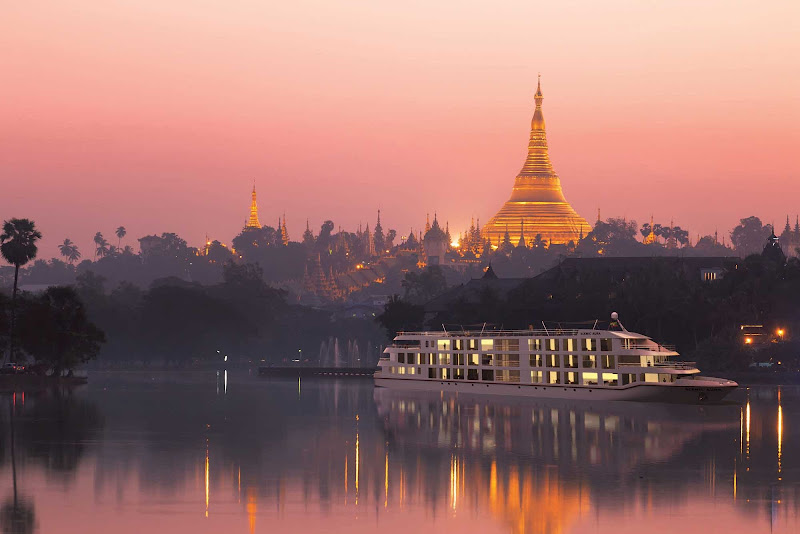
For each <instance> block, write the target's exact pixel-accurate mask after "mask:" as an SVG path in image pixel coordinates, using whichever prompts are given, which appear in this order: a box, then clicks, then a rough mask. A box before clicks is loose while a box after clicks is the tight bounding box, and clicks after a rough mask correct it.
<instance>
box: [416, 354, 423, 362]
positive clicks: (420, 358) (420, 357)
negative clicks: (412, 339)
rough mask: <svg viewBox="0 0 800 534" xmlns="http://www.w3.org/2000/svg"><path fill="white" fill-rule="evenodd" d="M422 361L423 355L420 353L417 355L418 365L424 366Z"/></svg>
mask: <svg viewBox="0 0 800 534" xmlns="http://www.w3.org/2000/svg"><path fill="white" fill-rule="evenodd" d="M422 360H423V358H422V354H420V353H419V352H418V353H417V365H422V364H423V361H422Z"/></svg>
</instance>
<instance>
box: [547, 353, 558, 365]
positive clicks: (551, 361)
mask: <svg viewBox="0 0 800 534" xmlns="http://www.w3.org/2000/svg"><path fill="white" fill-rule="evenodd" d="M547 367H560V365H559V357H558V354H548V355H547Z"/></svg>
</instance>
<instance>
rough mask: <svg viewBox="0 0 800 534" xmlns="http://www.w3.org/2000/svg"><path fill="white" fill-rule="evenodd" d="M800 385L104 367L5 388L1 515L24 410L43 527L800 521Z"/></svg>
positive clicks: (593, 528)
mask: <svg viewBox="0 0 800 534" xmlns="http://www.w3.org/2000/svg"><path fill="white" fill-rule="evenodd" d="M23 399H24V400H23ZM798 400H800V388H794V387H782V388H774V387H757V388H751V389H749V390H744V389H742V390H741V391H739V392H737V393H736V394H735V397H734V401H736V403H734V404H730V405H726V406H705V407H697V406H669V405H656V404H637V403H605V404H604V403H593V404H592V403H585V402H568V401H552V400H550V401H546V400H543V401H536V400H515V399H493V398H486V397H480V396H473V397H469V396H463V395H462V396H460V397H459V396H455V395H445V394H441V393H439V394H423V393H420V394H411V393H400V392H393V391H391V390H386V389H377V390H374V389H373V388H372V386H371V382H370V381H368V380H360V379H350V380H347V379H343V380H322V379H316V380H306V379H303V380H302V381H296V380H294V379H287V380H270V381H266V380H259V379H258V378H257V377H252V376H248V375H247V374H246V373H242V372H236V371H234V372H230V373H228V372H225V371H223V372H221V373H214V372H212V373H208V374H194V375H192V374H185V373H168V374H144V373H138V374H134V373H131V374H97V375H93V376H92V382H91V383H90V384H89V386H87V387H85V388H83V389H78V390H75V391H74V392H72V393H68V392H45V393H42V392H38V393H37V392H30V391H29V392H25V395H24V396H23V394H22V392H20V393H18V394H17V395H16V396H13V397H12V395H10V394H4V395H3V396H2V403H3V405H2V409H0V417H2V421H1V423H2V429H3V430H2V433H3V434H2V440H0V462H2V467H0V499H3V501H2V504H0V505H5V506H4V508H3V514H5V515H3V517H2V518H0V520H5V519H7V517H8V513H7V510H8V509H13V506H11V508H9V505H10V504H12V503H13V487H12V483H11V481H12V469H11V463H12V462H11V449H10V432H9V430H10V427H11V414H12V410H13V414H14V429H15V438H14V442H15V445H16V447H15V457H14V460H15V461H14V464H15V465H16V471H17V481H18V484H17V486H18V496H17V503H18V507H17V509H21V508H20V507H22V506H23V505H24V506H27V507H28V508H30V509H32V513H33V516H34V519H35V524H36V525H37V531H38V532H47V533H51V532H55V533H59V532H87V533H95V532H96V533H100V532H109V531H114V532H122V533H125V532H131V533H133V532H145V531H147V530H150V531H153V532H162V531H170V532H187V533H188V532H192V533H197V532H220V531H222V532H241V533H248V532H250V533H254V532H276V531H277V532H298V531H301V530H302V531H326V532H343V533H344V532H347V533H352V532H374V531H375V530H377V529H380V530H384V531H389V532H397V533H400V532H403V533H405V532H407V531H409V530H413V531H415V532H441V531H443V530H445V531H450V530H458V531H461V532H467V533H469V532H481V533H483V532H506V533H562V532H563V533H567V532H640V531H641V530H642V529H646V530H647V531H653V532H674V531H676V529H677V528H678V526H679V528H680V530H682V531H684V532H703V533H704V534H705V533H707V532H726V533H727V534H736V533H739V532H742V533H744V532H796V531H798V530H800V517H799V516H798V504H800V470H798V464H797V458H796V457H795V455H794V451H795V450H796V448H797V444H798V442H800V431H798V428H800V425H798V422H800V408H798ZM6 523H7V521H6V522H5V523H3V525H4V528H5V526H6ZM18 531H20V530H19V529H18Z"/></svg>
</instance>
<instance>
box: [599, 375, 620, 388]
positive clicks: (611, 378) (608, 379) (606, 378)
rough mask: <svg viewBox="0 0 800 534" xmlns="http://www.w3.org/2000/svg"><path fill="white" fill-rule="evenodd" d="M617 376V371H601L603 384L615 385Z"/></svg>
mask: <svg viewBox="0 0 800 534" xmlns="http://www.w3.org/2000/svg"><path fill="white" fill-rule="evenodd" d="M618 378H619V376H618V375H617V373H603V384H605V385H606V386H616V385H617V379H618Z"/></svg>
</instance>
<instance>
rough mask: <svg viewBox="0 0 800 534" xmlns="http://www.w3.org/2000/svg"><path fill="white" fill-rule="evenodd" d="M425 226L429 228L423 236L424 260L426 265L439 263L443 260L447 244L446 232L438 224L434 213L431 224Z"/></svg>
mask: <svg viewBox="0 0 800 534" xmlns="http://www.w3.org/2000/svg"><path fill="white" fill-rule="evenodd" d="M426 226H429V228H428V231H427V232H425V237H423V249H424V251H425V262H426V264H427V265H441V264H443V263H444V262H445V254H446V253H447V246H448V245H449V242H448V239H447V234H446V233H445V232H444V231H443V230H442V228H441V226H439V220H438V219H437V217H436V215H434V216H433V225H426Z"/></svg>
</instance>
